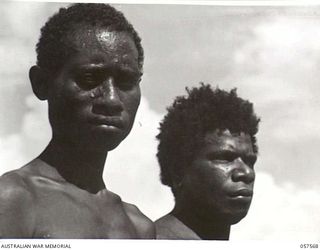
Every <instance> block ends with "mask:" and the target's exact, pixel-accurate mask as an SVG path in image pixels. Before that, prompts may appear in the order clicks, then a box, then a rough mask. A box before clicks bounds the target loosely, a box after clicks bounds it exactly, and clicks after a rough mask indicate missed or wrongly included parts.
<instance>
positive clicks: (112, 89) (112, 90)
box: [93, 76, 123, 116]
mask: <svg viewBox="0 0 320 250" xmlns="http://www.w3.org/2000/svg"><path fill="white" fill-rule="evenodd" d="M118 91H119V90H118V88H117V86H116V82H115V79H114V78H113V77H111V76H110V77H108V78H107V79H105V80H104V81H103V83H102V84H101V85H100V86H99V88H97V92H98V93H97V98H96V101H95V102H94V105H93V112H94V113H97V114H102V115H108V116H114V115H120V113H121V111H122V110H123V106H122V102H121V99H120V97H119V93H118Z"/></svg>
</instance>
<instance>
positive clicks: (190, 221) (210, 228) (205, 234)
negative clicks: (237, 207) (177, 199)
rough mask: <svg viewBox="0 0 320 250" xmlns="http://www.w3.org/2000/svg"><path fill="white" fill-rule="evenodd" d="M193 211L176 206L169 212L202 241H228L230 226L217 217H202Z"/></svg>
mask: <svg viewBox="0 0 320 250" xmlns="http://www.w3.org/2000/svg"><path fill="white" fill-rule="evenodd" d="M197 210H198V211H199V208H198V209H196V210H194V209H192V210H186V209H178V208H177V206H176V207H175V208H174V209H173V211H172V212H171V214H172V215H174V216H175V217H176V218H177V219H179V220H180V221H181V222H182V223H183V224H185V225H186V226H187V227H189V228H190V229H191V230H192V231H193V232H195V233H196V234H197V235H198V236H199V237H200V238H201V239H203V240H229V237H230V227H231V225H230V224H227V223H226V222H225V221H223V220H221V218H219V216H215V215H210V216H206V215H202V214H199V213H196V212H194V211H197Z"/></svg>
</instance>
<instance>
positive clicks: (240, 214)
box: [226, 210, 248, 225]
mask: <svg viewBox="0 0 320 250" xmlns="http://www.w3.org/2000/svg"><path fill="white" fill-rule="evenodd" d="M247 213H248V210H246V211H237V212H233V213H231V214H228V215H227V218H226V220H227V221H228V224H230V225H233V224H237V223H238V222H240V221H241V220H242V219H243V218H244V217H246V215H247Z"/></svg>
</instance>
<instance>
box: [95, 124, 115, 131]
mask: <svg viewBox="0 0 320 250" xmlns="http://www.w3.org/2000/svg"><path fill="white" fill-rule="evenodd" d="M96 127H97V128H98V129H102V130H106V131H120V130H121V129H120V128H119V127H116V126H113V125H106V124H99V125H96Z"/></svg>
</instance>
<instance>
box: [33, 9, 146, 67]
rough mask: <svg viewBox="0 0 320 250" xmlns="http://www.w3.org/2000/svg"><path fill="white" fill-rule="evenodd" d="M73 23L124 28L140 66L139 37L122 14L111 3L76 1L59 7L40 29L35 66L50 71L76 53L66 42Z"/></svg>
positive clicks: (141, 64) (140, 49) (117, 28)
mask: <svg viewBox="0 0 320 250" xmlns="http://www.w3.org/2000/svg"><path fill="white" fill-rule="evenodd" d="M76 25H77V26H78V25H83V26H86V25H88V26H93V27H98V28H108V30H110V31H125V32H128V34H130V35H131V36H132V38H133V40H134V42H135V45H136V47H137V50H138V63H139V67H140V69H142V66H143V60H144V52H143V48H142V45H141V38H140V37H139V35H138V33H137V32H136V31H135V29H134V28H133V26H132V25H131V24H130V23H129V22H128V20H127V19H126V18H125V16H124V15H123V14H122V13H121V12H120V11H118V10H116V9H115V8H113V7H112V6H110V5H108V4H103V3H99V4H98V3H77V4H73V5H71V6H69V7H68V8H60V9H59V12H58V13H56V14H55V15H53V16H52V17H51V18H49V20H48V21H47V22H46V24H45V25H44V26H43V27H42V28H41V35H40V39H39V42H38V43H37V45H36V52H37V65H38V66H39V67H41V68H43V69H45V70H47V71H49V72H57V71H58V70H59V69H60V68H61V66H62V65H63V64H64V62H65V61H66V59H67V58H68V57H69V56H70V55H72V54H73V53H75V52H76V51H75V48H73V47H72V45H70V44H69V43H68V41H67V40H68V39H67V37H68V34H69V33H71V32H72V31H73V29H74V28H75V27H76Z"/></svg>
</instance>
